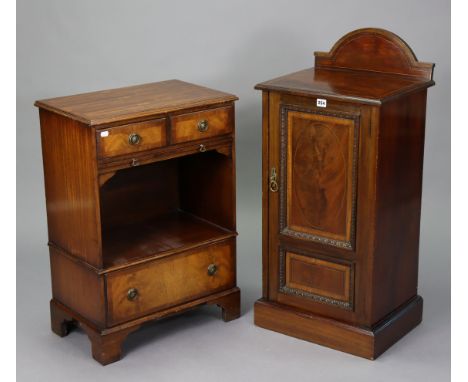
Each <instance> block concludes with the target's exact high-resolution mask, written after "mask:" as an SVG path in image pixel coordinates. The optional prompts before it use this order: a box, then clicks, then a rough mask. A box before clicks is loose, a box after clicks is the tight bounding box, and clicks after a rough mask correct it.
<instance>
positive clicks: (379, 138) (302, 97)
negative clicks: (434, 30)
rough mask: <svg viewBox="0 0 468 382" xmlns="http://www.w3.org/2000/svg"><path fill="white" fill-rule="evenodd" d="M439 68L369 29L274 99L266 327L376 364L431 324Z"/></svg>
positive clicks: (266, 155)
mask: <svg viewBox="0 0 468 382" xmlns="http://www.w3.org/2000/svg"><path fill="white" fill-rule="evenodd" d="M433 66H434V65H433V64H429V63H423V62H418V60H417V59H416V57H415V55H414V53H413V52H412V51H411V49H410V48H409V46H408V45H407V44H406V43H405V42H404V41H403V40H402V39H401V38H399V37H398V36H396V35H394V34H393V33H390V32H388V31H385V30H381V29H360V30H356V31H354V32H351V33H349V34H347V35H346V36H344V37H343V38H341V39H340V40H339V41H338V42H337V43H336V44H335V45H334V46H333V48H332V49H331V51H330V52H329V53H322V52H317V53H315V67H314V68H311V69H306V70H302V71H300V72H297V73H293V74H289V75H286V76H283V77H279V78H276V79H273V80H271V81H267V82H264V83H261V84H258V85H257V86H256V89H260V90H262V92H263V93H262V94H263V297H262V298H261V299H260V300H258V301H257V302H256V303H255V310H254V317H255V324H256V325H258V326H261V327H263V328H267V329H271V330H274V331H277V332H280V333H284V334H287V335H290V336H294V337H298V338H301V339H304V340H308V341H312V342H315V343H318V344H321V345H325V346H328V347H331V348H334V349H338V350H341V351H344V352H348V353H351V354H354V355H358V356H361V357H365V358H369V359H375V358H376V357H378V356H379V355H380V354H381V353H383V352H384V351H385V350H386V349H387V348H388V347H390V346H391V345H392V344H393V343H395V342H396V341H397V340H398V339H399V338H401V337H402V336H404V335H405V334H406V333H408V332H409V331H410V330H411V329H413V328H414V327H415V326H416V325H418V324H419V323H420V322H421V319H422V304H423V300H422V298H421V297H420V296H418V294H417V282H418V246H419V225H420V211H421V188H422V169H423V154H424V130H425V115H426V92H427V88H428V87H430V86H432V85H434V82H433V80H432V73H433Z"/></svg>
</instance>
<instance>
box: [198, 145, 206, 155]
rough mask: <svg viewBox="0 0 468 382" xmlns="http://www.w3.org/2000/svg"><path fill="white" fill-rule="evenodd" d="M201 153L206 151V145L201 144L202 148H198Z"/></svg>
mask: <svg viewBox="0 0 468 382" xmlns="http://www.w3.org/2000/svg"><path fill="white" fill-rule="evenodd" d="M198 150H199V151H200V152H201V153H204V152H205V151H206V146H205V145H200V148H199V149H198Z"/></svg>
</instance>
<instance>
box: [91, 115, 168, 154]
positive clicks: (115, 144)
mask: <svg viewBox="0 0 468 382" xmlns="http://www.w3.org/2000/svg"><path fill="white" fill-rule="evenodd" d="M164 145H166V119H165V118H161V119H154V120H151V121H145V122H139V123H131V124H128V125H123V126H116V127H111V128H109V129H106V130H101V131H98V132H97V148H98V156H99V157H114V156H117V155H124V154H132V153H138V152H140V151H145V150H150V149H154V148H157V147H161V146H164Z"/></svg>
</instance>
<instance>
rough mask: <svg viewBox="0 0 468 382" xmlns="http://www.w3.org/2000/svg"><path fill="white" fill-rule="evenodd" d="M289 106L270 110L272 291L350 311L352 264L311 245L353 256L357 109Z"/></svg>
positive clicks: (282, 102)
mask: <svg viewBox="0 0 468 382" xmlns="http://www.w3.org/2000/svg"><path fill="white" fill-rule="evenodd" d="M287 101H288V100H287V99H282V98H279V97H274V96H273V97H271V105H270V110H271V113H275V114H276V113H278V115H279V118H274V117H275V115H270V121H273V120H277V121H278V122H277V123H272V124H271V128H272V130H271V131H270V142H269V146H270V158H269V164H270V169H269V171H270V174H269V175H270V177H269V192H270V198H269V200H270V208H269V211H270V217H269V219H270V249H271V250H270V256H271V260H270V264H271V265H272V266H271V268H270V271H271V272H272V274H271V277H270V280H277V282H272V283H270V287H271V290H270V293H271V294H272V295H276V294H279V295H280V296H278V299H279V300H281V299H286V301H287V300H288V296H295V297H299V298H304V299H306V300H310V301H313V302H319V303H324V304H328V305H331V306H334V307H338V308H342V309H346V310H352V309H353V300H354V264H353V262H352V260H350V259H349V256H347V257H343V256H339V255H338V256H336V257H329V256H323V255H321V254H320V253H319V252H318V251H314V250H313V248H311V245H312V246H313V245H318V246H319V247H325V248H329V247H332V248H339V249H342V250H347V251H348V252H349V255H350V256H351V257H352V256H353V255H354V250H355V240H356V207H357V206H356V204H357V198H356V192H357V166H358V146H359V131H360V121H361V119H360V111H359V109H357V110H343V109H342V108H339V107H338V108H337V109H336V110H334V109H333V108H332V109H327V110H322V109H319V108H316V107H311V106H307V105H304V106H302V105H300V103H298V102H293V103H288V102H287ZM289 101H291V100H289ZM273 264H276V267H275V266H273ZM276 268H277V269H276ZM281 295H284V296H281Z"/></svg>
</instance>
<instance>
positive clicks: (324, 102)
mask: <svg viewBox="0 0 468 382" xmlns="http://www.w3.org/2000/svg"><path fill="white" fill-rule="evenodd" d="M317 107H327V100H326V99H323V98H317Z"/></svg>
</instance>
